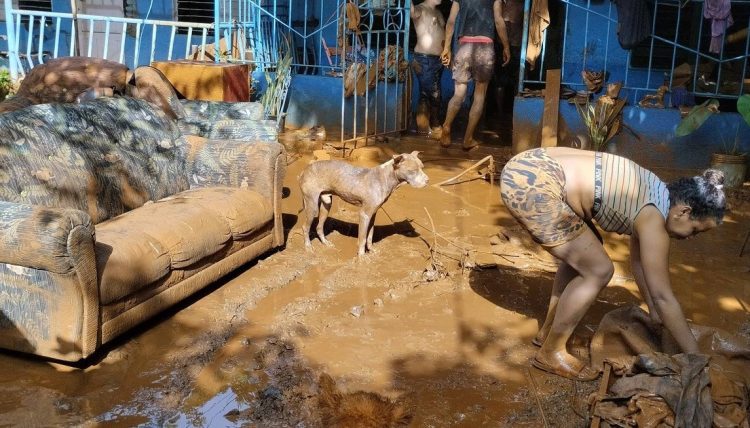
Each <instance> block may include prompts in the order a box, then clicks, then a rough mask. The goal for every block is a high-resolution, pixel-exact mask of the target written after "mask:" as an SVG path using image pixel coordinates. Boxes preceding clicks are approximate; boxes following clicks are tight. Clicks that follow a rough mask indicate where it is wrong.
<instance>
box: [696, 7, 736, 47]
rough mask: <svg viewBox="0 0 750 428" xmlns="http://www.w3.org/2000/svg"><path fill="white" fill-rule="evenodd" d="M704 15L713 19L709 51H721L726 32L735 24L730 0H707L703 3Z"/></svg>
mask: <svg viewBox="0 0 750 428" xmlns="http://www.w3.org/2000/svg"><path fill="white" fill-rule="evenodd" d="M703 17H704V18H706V19H710V20H711V45H710V46H709V47H708V51H709V52H712V53H719V52H721V40H722V38H723V36H724V32H725V31H726V30H727V28H729V27H731V26H732V24H734V20H733V19H732V5H731V3H730V0H706V1H705V2H704V3H703Z"/></svg>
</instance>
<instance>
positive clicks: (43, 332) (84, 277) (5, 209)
mask: <svg viewBox="0 0 750 428" xmlns="http://www.w3.org/2000/svg"><path fill="white" fill-rule="evenodd" d="M94 240H95V237H94V226H93V225H92V223H91V218H90V217H89V215H88V214H87V213H85V212H83V211H79V210H75V209H66V208H49V207H43V206H38V205H29V204H20V203H13V202H7V201H0V287H1V288H2V290H3V293H8V294H9V295H12V296H16V298H17V299H23V300H22V301H16V300H13V301H3V302H0V305H2V308H1V311H2V313H3V314H5V316H6V317H8V318H9V319H12V320H14V324H16V325H19V326H21V325H24V326H26V327H28V328H27V329H26V330H28V331H29V332H31V333H33V334H32V336H33V337H30V338H29V339H30V341H31V343H33V344H34V345H33V346H32V347H31V348H27V347H25V346H19V345H18V344H17V343H14V341H13V339H12V338H9V337H2V341H1V342H2V346H3V347H8V348H9V349H16V350H19V351H23V352H33V353H36V354H38V355H46V356H50V357H53V358H58V359H64V360H69V361H76V360H78V359H80V358H85V357H87V356H88V355H90V354H91V353H93V352H94V350H95V349H96V348H97V346H98V343H99V287H98V279H97V272H96V255H95V251H94ZM34 302H36V303H34ZM5 305H11V306H9V307H7V308H6V307H5ZM30 307H35V308H36V310H32V311H30V310H29V308H30ZM6 333H7V332H5V331H4V332H3V334H6ZM31 339H33V340H31Z"/></svg>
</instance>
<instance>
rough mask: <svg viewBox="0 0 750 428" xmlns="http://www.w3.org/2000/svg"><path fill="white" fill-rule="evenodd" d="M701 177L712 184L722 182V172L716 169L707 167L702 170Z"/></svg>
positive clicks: (716, 184)
mask: <svg viewBox="0 0 750 428" xmlns="http://www.w3.org/2000/svg"><path fill="white" fill-rule="evenodd" d="M703 178H704V179H705V180H706V181H707V182H708V184H710V185H712V186H719V185H722V184H724V172H722V171H720V170H718V169H707V170H705V171H703Z"/></svg>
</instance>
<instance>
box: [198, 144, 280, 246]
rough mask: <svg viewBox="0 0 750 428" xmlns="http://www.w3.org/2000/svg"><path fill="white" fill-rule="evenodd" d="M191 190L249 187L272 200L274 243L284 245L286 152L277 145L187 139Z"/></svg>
mask: <svg viewBox="0 0 750 428" xmlns="http://www.w3.org/2000/svg"><path fill="white" fill-rule="evenodd" d="M186 140H187V141H188V145H189V155H188V171H189V174H190V187H191V188H196V187H209V186H232V187H246V188H248V189H250V190H254V191H256V192H258V193H260V194H261V195H262V196H263V197H266V198H268V200H269V201H271V202H272V204H273V211H274V243H275V245H277V246H278V245H282V244H283V241H284V229H283V224H282V222H281V197H282V196H281V193H282V186H283V182H284V176H285V175H286V151H285V150H284V146H282V145H281V144H279V143H277V142H265V141H263V142H257V141H256V142H248V141H234V140H229V141H224V140H207V139H205V138H200V137H193V136H189V137H186Z"/></svg>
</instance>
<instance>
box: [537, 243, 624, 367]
mask: <svg viewBox="0 0 750 428" xmlns="http://www.w3.org/2000/svg"><path fill="white" fill-rule="evenodd" d="M548 250H549V252H550V253H551V254H552V255H554V256H555V257H557V258H559V259H560V260H562V261H563V262H565V263H566V264H567V265H568V266H570V267H571V268H572V269H573V270H575V271H576V272H577V275H576V276H575V277H574V278H573V279H572V280H571V281H570V282H568V284H567V286H566V287H564V290H562V292H561V293H560V297H559V298H558V299H557V305H556V310H555V313H554V319H553V321H552V324H551V326H550V329H549V333H548V334H547V337H546V339H545V341H544V343H543V344H542V347H541V348H540V349H539V351H538V352H537V354H536V360H537V361H538V362H539V363H541V364H542V365H544V366H547V367H550V368H551V369H553V370H554V371H555V373H557V374H560V375H562V376H567V377H573V378H593V377H595V376H596V371H594V370H593V369H591V368H590V367H587V366H586V364H585V363H583V362H582V361H580V360H579V359H578V358H576V357H574V356H573V355H571V354H570V353H569V352H568V349H567V346H566V345H567V342H568V339H569V338H570V336H571V335H572V334H573V330H575V328H576V326H578V323H579V322H580V321H581V318H583V315H584V314H585V313H586V311H587V310H588V308H589V307H590V306H591V304H592V303H593V302H594V300H596V296H598V295H599V292H600V291H601V290H602V289H603V288H604V287H605V286H606V285H607V283H609V280H610V279H612V275H613V274H614V266H613V265H612V261H611V260H610V258H609V256H608V255H607V253H606V252H605V251H604V247H603V246H602V244H601V243H600V242H599V240H598V239H597V237H596V235H594V233H593V232H592V231H591V230H589V229H586V230H584V231H583V233H581V234H580V235H579V236H578V237H576V238H575V239H573V240H572V241H570V242H567V243H565V244H562V245H559V246H557V247H552V248H550V249H548Z"/></svg>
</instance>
